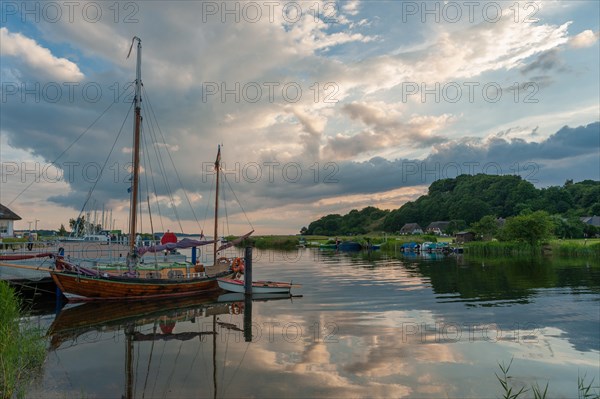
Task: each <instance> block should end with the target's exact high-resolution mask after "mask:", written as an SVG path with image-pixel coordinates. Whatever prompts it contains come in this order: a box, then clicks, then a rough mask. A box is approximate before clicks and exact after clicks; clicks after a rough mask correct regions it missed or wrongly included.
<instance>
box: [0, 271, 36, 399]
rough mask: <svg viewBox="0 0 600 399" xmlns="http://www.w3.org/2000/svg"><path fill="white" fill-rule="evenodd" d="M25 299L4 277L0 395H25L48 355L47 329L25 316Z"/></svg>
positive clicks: (0, 287) (0, 283)
mask: <svg viewBox="0 0 600 399" xmlns="http://www.w3.org/2000/svg"><path fill="white" fill-rule="evenodd" d="M25 314H26V311H25V309H24V306H23V302H22V301H21V300H20V299H19V297H18V296H17V294H16V293H15V291H14V290H13V289H12V288H11V287H10V286H9V285H8V283H6V282H5V281H0V397H1V398H12V397H17V398H24V397H25V394H26V389H27V386H28V385H29V384H30V383H31V381H33V380H34V378H35V376H36V375H37V374H38V371H39V370H40V368H41V367H42V366H43V364H44V360H45V358H46V341H45V339H44V332H43V331H42V330H41V329H39V328H38V327H35V326H33V325H31V324H28V323H23V322H22V321H21V320H22V318H23V317H24V316H25Z"/></svg>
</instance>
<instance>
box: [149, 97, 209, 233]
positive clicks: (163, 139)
mask: <svg viewBox="0 0 600 399" xmlns="http://www.w3.org/2000/svg"><path fill="white" fill-rule="evenodd" d="M144 93H145V94H146V101H147V102H148V107H149V108H150V112H151V113H152V116H153V117H154V120H155V121H156V127H157V128H158V132H159V133H160V137H161V138H162V142H163V144H164V145H165V151H166V152H167V155H168V156H169V159H170V160H171V164H172V165H173V169H174V170H175V176H177V181H178V182H179V185H180V186H181V189H182V191H183V195H184V197H185V199H186V201H187V203H188V205H189V206H190V209H191V211H192V215H193V216H194V220H196V224H197V225H198V227H199V228H201V226H200V222H199V221H198V218H197V217H196V212H194V207H193V206H192V202H191V201H190V198H189V197H188V195H187V191H186V190H185V188H184V186H183V183H182V181H181V177H180V176H179V172H178V171H177V168H176V167H175V162H174V161H173V157H172V156H171V152H170V151H169V149H168V148H167V142H166V140H165V136H164V135H163V133H162V130H161V128H160V125H159V124H158V121H157V120H156V115H155V114H154V108H152V103H151V102H150V99H149V98H148V93H147V92H146V89H144Z"/></svg>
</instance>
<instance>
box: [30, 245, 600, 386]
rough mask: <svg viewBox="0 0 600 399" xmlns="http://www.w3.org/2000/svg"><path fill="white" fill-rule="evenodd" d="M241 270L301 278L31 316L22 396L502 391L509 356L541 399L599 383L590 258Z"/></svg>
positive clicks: (265, 254)
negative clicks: (234, 293)
mask: <svg viewBox="0 0 600 399" xmlns="http://www.w3.org/2000/svg"><path fill="white" fill-rule="evenodd" d="M254 276H255V279H273V280H282V281H289V280H292V281H293V282H295V283H299V284H302V287H301V288H298V289H296V290H295V293H296V294H301V295H303V297H301V298H292V299H284V300H269V301H254V302H252V304H251V306H250V304H248V303H244V302H243V301H240V302H235V301H233V302H231V301H228V298H226V297H225V298H224V297H220V298H217V297H212V298H199V299H195V300H194V301H191V302H190V301H183V302H181V301H180V302H176V303H173V302H172V301H163V302H162V303H159V304H158V305H157V304H153V303H150V304H145V305H144V306H143V307H142V305H136V306H133V305H127V306H117V305H110V304H109V305H105V304H102V305H90V304H88V305H83V306H80V307H72V308H69V307H66V308H64V309H63V310H62V312H61V313H60V314H59V315H58V316H56V317H55V316H54V315H53V314H52V315H48V316H46V317H42V320H41V322H42V323H46V324H52V326H51V327H50V328H51V329H52V330H51V331H52V334H53V335H52V342H51V349H50V350H49V351H48V355H47V360H46V363H45V365H44V369H43V372H42V375H40V377H39V379H38V381H36V382H35V386H34V389H33V390H31V391H30V392H29V393H28V395H27V396H28V397H34V398H82V397H85V398H119V397H136V398H159V397H160V398H165V397H169V398H196V397H219V398H220V397H231V398H238V397H249V396H251V397H260V398H263V397H265V398H266V397H268V398H281V397H295V398H306V397H357V396H360V397H386V398H387V397H411V398H432V397H434V398H435V397H440V398H446V397H459V398H464V397H478V398H487V397H499V396H500V394H501V389H500V384H499V383H498V381H497V380H496V377H495V375H494V373H496V372H499V368H498V363H499V362H504V363H508V362H509V361H510V360H511V358H514V360H513V364H512V367H511V370H510V371H511V372H510V374H511V375H513V376H514V377H515V378H513V384H514V385H515V386H517V387H519V386H521V385H522V384H527V385H528V386H530V385H531V384H532V383H534V382H537V383H538V384H539V385H541V386H544V385H545V384H546V382H549V383H550V385H549V397H553V398H554V397H566V398H571V397H577V378H578V375H579V376H583V375H585V374H587V380H588V382H590V381H591V379H592V378H594V377H595V378H596V380H595V383H596V384H597V382H598V381H600V376H599V358H600V352H599V349H600V348H599V341H600V332H599V324H600V323H599V319H600V313H599V312H600V306H599V305H600V304H599V298H600V296H599V295H598V294H599V293H600V266H599V265H597V264H593V263H592V262H591V261H587V262H586V261H585V260H572V261H571V260H562V261H554V262H550V261H548V260H538V261H531V260H506V259H504V260H485V261H481V260H479V261H466V260H464V259H461V258H458V259H457V258H456V257H448V258H443V257H441V258H435V257H431V258H423V257H413V258H410V257H403V256H401V255H399V256H398V257H395V256H394V254H389V255H385V254H381V253H377V252H375V253H373V254H371V255H369V254H365V253H359V254H347V253H341V254H336V253H332V252H322V251H319V250H314V249H301V250H299V251H298V252H296V251H293V252H277V251H262V252H260V251H259V252H257V253H255V261H254ZM229 299H231V298H229ZM234 299H235V298H234ZM219 301H220V302H219ZM248 306H250V307H251V316H252V320H251V323H250V320H248V316H249V315H250V311H249V310H250V309H249V308H248ZM244 312H245V314H244ZM244 318H246V321H247V326H251V327H252V329H251V333H252V335H253V337H252V342H246V341H245V335H244V331H243V329H244ZM213 332H216V334H213ZM246 335H247V336H248V334H246Z"/></svg>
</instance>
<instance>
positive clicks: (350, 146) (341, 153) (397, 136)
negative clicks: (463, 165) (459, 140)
mask: <svg viewBox="0 0 600 399" xmlns="http://www.w3.org/2000/svg"><path fill="white" fill-rule="evenodd" d="M401 108H402V105H401V104H385V103H382V102H374V103H366V102H353V103H350V104H346V105H344V106H343V107H342V111H343V112H344V113H345V114H347V115H348V116H349V117H350V119H352V120H355V121H360V122H361V123H362V124H363V125H366V126H367V128H366V129H365V130H362V131H360V132H358V133H355V134H341V133H339V134H337V135H335V136H333V137H329V138H328V140H327V144H326V145H325V147H324V149H323V152H324V154H325V155H326V156H329V157H331V158H334V159H349V158H353V157H356V156H357V155H361V154H364V153H368V152H371V151H379V150H382V149H385V148H391V147H396V146H398V145H403V146H405V147H407V148H424V147H428V146H431V145H432V144H436V143H441V142H443V141H445V140H446V138H445V137H443V136H442V135H439V134H435V132H438V131H441V130H442V129H443V128H444V127H447V126H448V125H449V124H450V123H451V122H452V120H453V117H452V116H451V115H449V114H444V115H440V116H418V115H413V116H410V117H408V118H404V119H407V120H406V122H404V121H403V118H402V114H401V112H400V109H401Z"/></svg>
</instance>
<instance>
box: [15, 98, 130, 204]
mask: <svg viewBox="0 0 600 399" xmlns="http://www.w3.org/2000/svg"><path fill="white" fill-rule="evenodd" d="M124 92H125V90H123V93H124ZM123 93H121V94H120V95H119V96H118V97H117V101H112V102H111V103H110V104H109V105H108V107H106V109H104V111H102V113H101V114H100V115H99V116H98V117H97V118H96V119H95V120H94V121H93V122H92V123H91V124H90V125H89V126H88V127H87V128H86V129H85V130H84V131H83V133H81V134H80V135H79V136H77V138H76V139H75V140H74V141H73V142H71V144H69V146H68V147H67V148H65V149H64V151H63V152H61V153H60V154H59V155H58V156H57V157H56V158H55V159H54V161H52V162H50V163H51V164H55V163H56V162H57V161H58V160H59V159H60V158H61V157H62V156H63V155H65V153H66V152H67V151H69V150H70V149H71V147H73V146H74V145H75V144H76V143H77V142H78V141H79V140H80V139H81V138H82V137H83V136H85V134H86V133H87V132H88V131H89V130H90V129H91V128H92V127H93V126H94V125H95V124H96V122H98V121H99V120H100V118H102V117H103V116H104V114H106V113H107V112H108V111H109V110H110V109H111V108H112V106H113V105H115V103H117V102H119V101H118V100H119V99H120V98H121V96H122V95H123ZM42 173H43V172H40V174H39V175H37V176H36V178H35V179H33V181H32V182H31V183H29V184H28V185H27V187H25V188H24V189H23V190H21V192H20V193H19V194H17V196H16V197H15V198H13V199H12V200H11V201H10V202H9V203H8V205H7V206H10V205H11V204H12V203H13V202H15V201H16V200H17V199H18V198H19V197H20V196H21V195H23V193H25V191H27V190H29V188H30V187H31V186H32V185H33V183H35V182H36V181H37V180H38V178H39V177H40V176H41V174H42Z"/></svg>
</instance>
